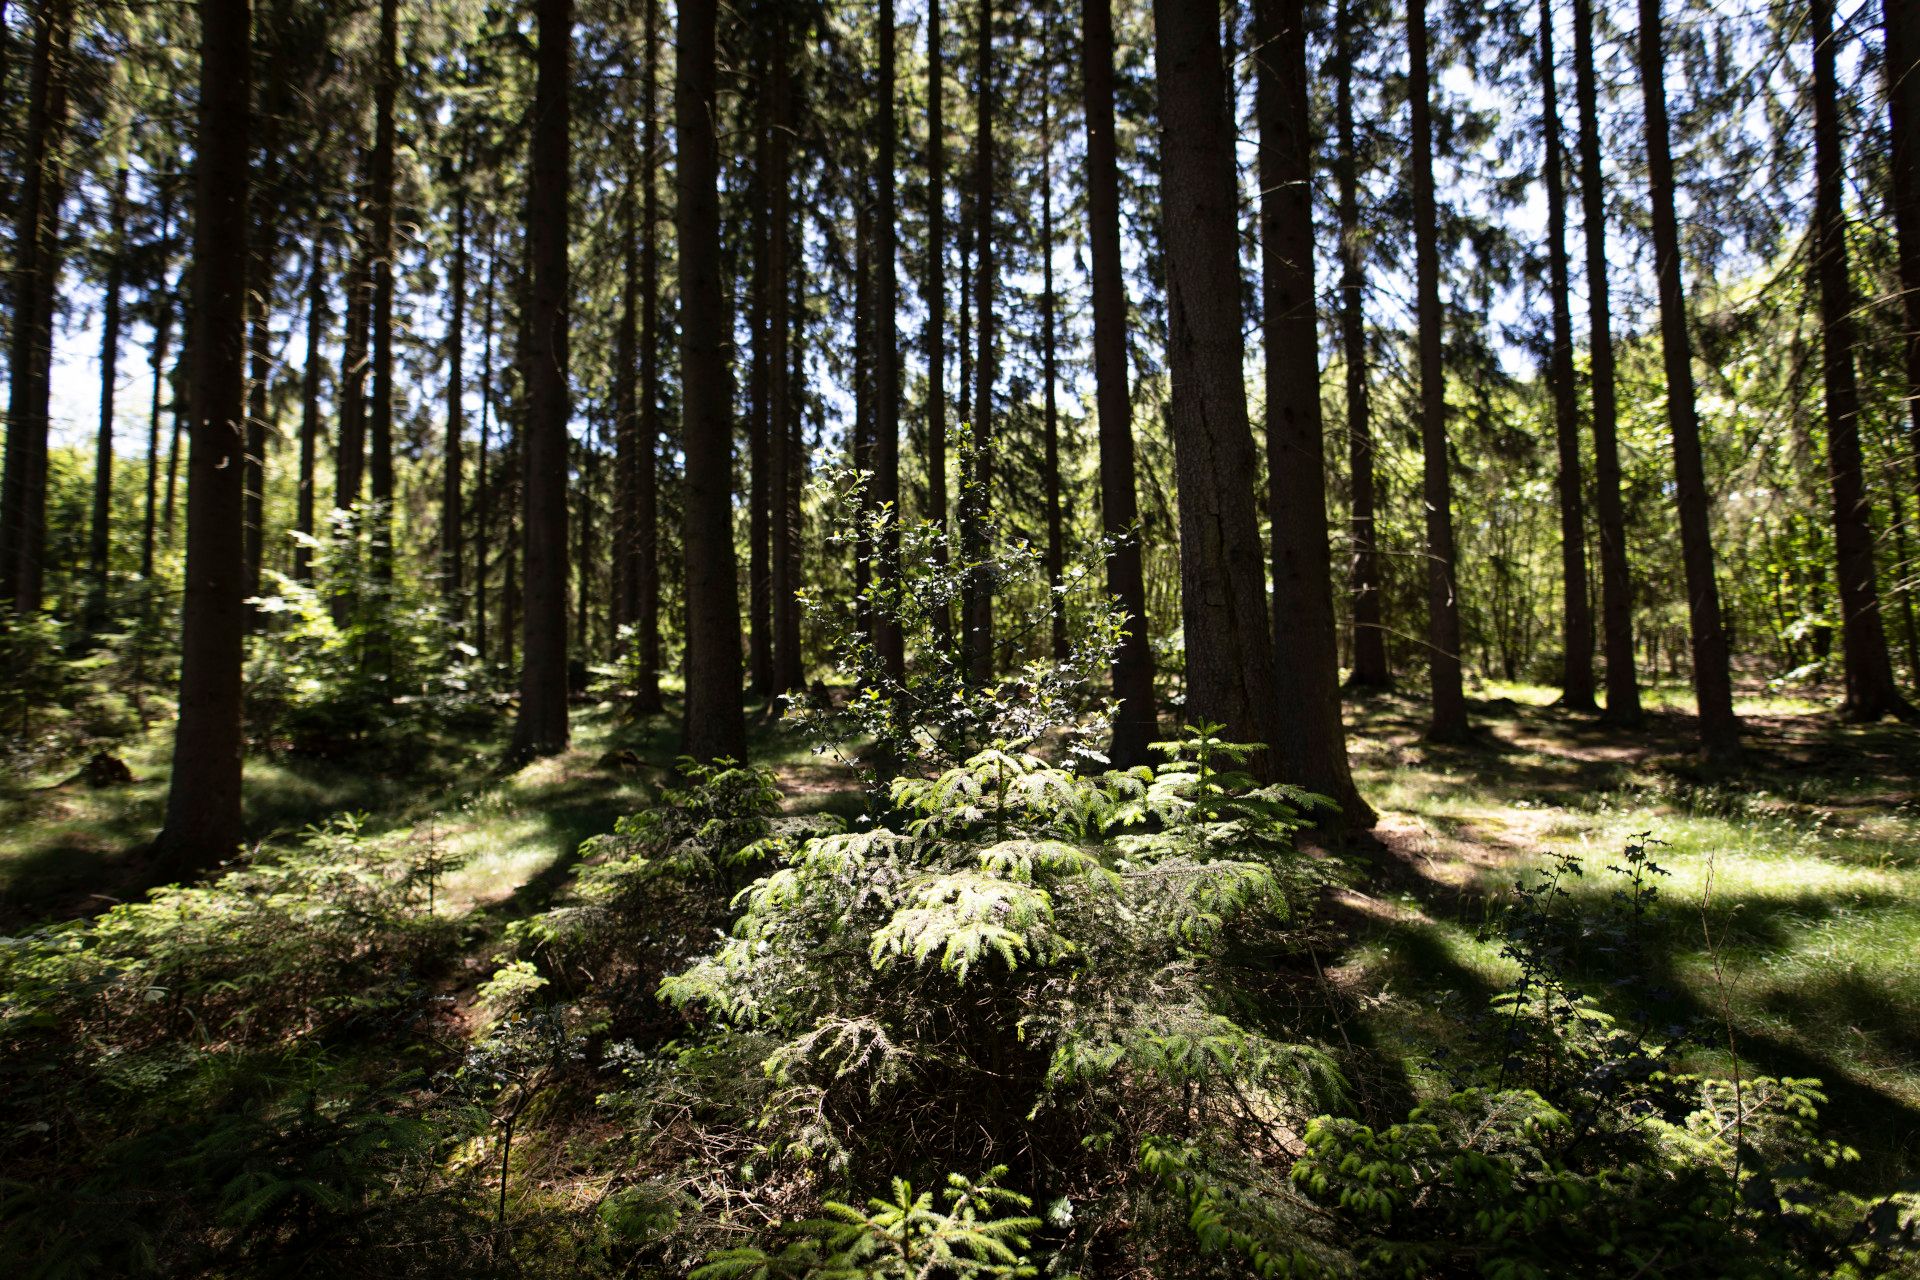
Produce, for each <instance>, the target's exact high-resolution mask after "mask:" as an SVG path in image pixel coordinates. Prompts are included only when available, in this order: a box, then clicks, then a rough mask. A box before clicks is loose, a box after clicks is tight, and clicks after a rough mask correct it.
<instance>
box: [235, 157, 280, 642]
mask: <svg viewBox="0 0 1920 1280" xmlns="http://www.w3.org/2000/svg"><path fill="white" fill-rule="evenodd" d="M262 132H263V133H265V134H266V135H267V139H266V143H265V145H263V146H262V148H261V151H262V154H263V155H264V156H265V157H266V159H265V160H264V161H263V162H262V165H261V172H260V173H259V174H258V175H257V181H256V182H255V183H254V186H253V192H252V195H253V202H254V208H253V213H252V217H253V227H252V231H253V240H252V251H253V259H252V261H251V262H250V263H249V264H248V267H247V275H248V280H247V326H248V330H249V334H248V339H247V360H248V369H247V444H246V464H245V469H244V478H243V480H242V484H243V485H244V487H245V489H246V501H245V515H244V517H243V522H244V524H245V528H246V534H245V541H246V563H247V570H246V593H247V598H248V599H253V598H255V597H257V596H259V594H260V574H261V568H262V564H263V562H264V559H265V556H266V533H267V529H266V524H267V500H266V497H267V495H266V489H267V439H268V436H269V435H270V434H271V432H270V429H269V428H270V424H269V423H268V421H267V414H268V412H269V411H270V408H271V400H270V398H269V391H270V386H269V380H270V379H271V377H272V370H273V351H272V333H271V329H270V324H271V319H272V310H273V282H274V269H275V266H276V258H277V257H278V252H277V251H278V248H279V245H278V243H277V237H278V230H277V227H276V221H277V217H276V215H277V214H278V209H277V207H276V205H275V198H274V195H273V187H274V185H275V183H276V178H277V173H276V171H277V163H276V162H275V160H274V159H273V157H274V156H275V154H276V149H275V144H274V140H273V134H274V132H275V130H274V128H273V126H272V125H271V124H269V125H268V126H267V127H266V128H265V129H263V130H262ZM264 620H265V619H264V616H263V615H262V614H261V613H260V612H259V611H258V610H257V609H255V608H254V607H253V606H252V605H248V606H247V625H248V627H249V628H257V627H259V626H260V625H261V623H262V622H263V621H264Z"/></svg>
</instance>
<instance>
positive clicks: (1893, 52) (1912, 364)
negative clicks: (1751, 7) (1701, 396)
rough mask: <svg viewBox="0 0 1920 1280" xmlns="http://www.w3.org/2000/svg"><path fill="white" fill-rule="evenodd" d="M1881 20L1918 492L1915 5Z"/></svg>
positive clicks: (1919, 142)
mask: <svg viewBox="0 0 1920 1280" xmlns="http://www.w3.org/2000/svg"><path fill="white" fill-rule="evenodd" d="M1880 22H1881V28H1882V31H1883V34H1884V35H1885V37H1886V45H1885V53H1884V55H1883V58H1884V61H1885V63H1886V77H1887V136H1888V138H1889V139H1890V140H1891V142H1892V144H1893V145H1892V147H1891V148H1890V149H1891V151H1892V153H1893V154H1892V163H1891V165H1890V166H1889V167H1890V168H1891V170H1892V179H1893V180H1892V184H1891V185H1892V188H1893V193H1892V194H1893V198H1892V200H1891V201H1890V203H1891V204H1892V205H1893V226H1894V235H1895V238H1896V239H1898V241H1899V255H1898V256H1899V270H1900V296H1901V299H1902V300H1903V302H1904V304H1905V305H1904V307H1903V308H1902V315H1903V317H1904V320H1905V323H1904V325H1903V326H1902V327H1903V328H1904V330H1905V333H1906V372H1907V412H1908V418H1907V422H1908V426H1907V447H1908V451H1909V453H1910V454H1911V455H1912V462H1913V468H1914V489H1915V493H1916V496H1920V6H1915V5H1914V4H1912V3H1911V2H1910V0H1880Z"/></svg>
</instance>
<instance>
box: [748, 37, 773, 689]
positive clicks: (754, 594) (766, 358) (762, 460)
mask: <svg viewBox="0 0 1920 1280" xmlns="http://www.w3.org/2000/svg"><path fill="white" fill-rule="evenodd" d="M771 34H772V27H771V24H766V25H763V26H761V27H760V29H759V30H758V32H757V33H756V37H755V40H754V50H755V55H756V57H757V59H758V62H759V75H760V92H759V93H758V94H756V95H755V97H754V104H753V120H754V148H755V150H754V163H753V179H752V182H751V183H750V184H749V186H748V192H749V195H750V198H751V201H752V207H753V219H754V225H753V266H752V270H751V274H750V278H749V280H748V283H747V293H748V307H749V311H748V317H747V328H748V332H750V333H751V334H752V335H753V360H752V363H751V364H750V365H749V366H748V368H747V399H748V402H749V405H750V410H751V413H752V417H751V418H750V419H749V420H748V423H747V687H748V688H749V689H751V690H752V691H753V692H754V693H756V694H771V693H772V692H773V561H772V555H773V472H772V466H773V424H774V421H775V419H776V417H777V414H776V413H775V410H774V406H773V390H772V388H773V358H772V353H771V345H772V327H773V291H774V282H773V273H772V260H773V242H774V239H775V235H774V225H773V213H772V210H771V200H772V183H773V100H774V95H773V91H772V87H771V82H772V67H773V56H774V51H773V42H772V39H771Z"/></svg>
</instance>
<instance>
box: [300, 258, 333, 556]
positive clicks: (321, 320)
mask: <svg viewBox="0 0 1920 1280" xmlns="http://www.w3.org/2000/svg"><path fill="white" fill-rule="evenodd" d="M325 245H326V242H325V240H324V239H323V238H322V237H321V235H320V234H319V233H317V232H316V233H315V235H314V237H313V247H312V251H311V252H312V260H311V262H310V264H309V266H308V275H307V367H306V369H305V370H304V371H303V373H302V374H301V379H300V474H299V479H298V482H297V489H296V493H295V497H294V516H293V527H294V531H295V532H296V533H298V534H299V535H300V537H299V538H297V539H295V541H294V545H293V576H294V579H295V580H296V581H299V582H311V581H313V552H312V551H310V550H309V549H308V548H307V544H306V541H305V539H307V538H311V537H312V536H313V520H314V509H313V507H314V478H313V472H314V466H315V463H316V460H317V458H318V456H319V449H320V373H321V366H322V363H323V362H324V360H325V358H326V357H325V356H324V355H323V354H322V351H323V348H324V346H325V339H326V331H327V289H326V248H325Z"/></svg>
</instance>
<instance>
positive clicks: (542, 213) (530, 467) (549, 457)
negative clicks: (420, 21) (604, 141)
mask: <svg viewBox="0 0 1920 1280" xmlns="http://www.w3.org/2000/svg"><path fill="white" fill-rule="evenodd" d="M388 2H389V3H391V0H388ZM535 14H536V20H537V24H538V30H539V40H540V45H539V52H538V55H537V58H536V70H535V88H534V104H533V137H532V142H531V144H530V152H531V157H530V158H531V173H530V179H529V182H528V194H527V266H528V270H529V272H530V274H531V280H530V285H531V288H530V293H531V296H532V302H533V306H532V315H531V317H530V325H529V328H530V333H531V337H532V344H531V346H530V347H529V348H528V349H527V350H526V351H525V352H523V353H522V356H523V359H524V360H525V369H526V383H527V429H526V453H525V460H526V470H525V473H524V476H523V478H522V485H523V493H524V503H525V513H526V516H525V518H526V558H527V562H526V583H525V587H524V590H525V598H524V604H525V614H526V617H525V623H524V625H525V628H526V632H525V636H524V640H523V653H522V659H521V664H520V716H519V719H518V720H517V721H516V722H515V724H514V730H513V746H512V753H513V755H514V756H515V757H517V758H523V759H524V758H526V757H529V756H539V755H552V754H554V753H556V752H559V751H564V750H565V749H566V746H567V420H568V418H569V416H570V411H569V406H568V389H567V297H568V287H569V286H568V282H567V185H568V170H569V160H570V152H569V150H568V139H567V93H568V88H569V85H570V84H571V79H570V75H571V72H570V67H571V65H572V45H573V0H537V6H536V9H535Z"/></svg>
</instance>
